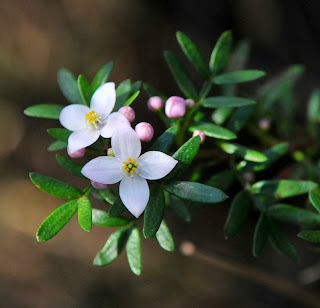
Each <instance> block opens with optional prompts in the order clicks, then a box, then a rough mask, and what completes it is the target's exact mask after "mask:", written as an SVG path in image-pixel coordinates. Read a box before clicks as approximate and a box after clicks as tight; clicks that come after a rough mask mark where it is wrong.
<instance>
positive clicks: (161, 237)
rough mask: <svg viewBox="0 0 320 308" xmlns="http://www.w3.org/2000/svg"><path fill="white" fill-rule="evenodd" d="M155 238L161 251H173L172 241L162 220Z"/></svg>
mask: <svg viewBox="0 0 320 308" xmlns="http://www.w3.org/2000/svg"><path fill="white" fill-rule="evenodd" d="M156 238H157V241H158V243H159V245H160V247H161V248H162V249H164V250H166V251H174V240H173V237H172V235H171V232H170V230H169V228H168V226H167V224H166V223H165V221H164V220H162V222H161V225H160V228H159V230H158V232H157V233H156Z"/></svg>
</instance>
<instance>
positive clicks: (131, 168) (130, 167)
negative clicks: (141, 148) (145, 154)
mask: <svg viewBox="0 0 320 308" xmlns="http://www.w3.org/2000/svg"><path fill="white" fill-rule="evenodd" d="M137 166H138V163H137V162H136V160H135V159H132V158H131V157H128V159H127V161H124V162H123V169H124V170H125V171H127V172H128V173H130V174H134V173H135V171H136V170H137Z"/></svg>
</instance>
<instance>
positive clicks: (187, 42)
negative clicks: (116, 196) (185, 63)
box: [177, 32, 210, 78]
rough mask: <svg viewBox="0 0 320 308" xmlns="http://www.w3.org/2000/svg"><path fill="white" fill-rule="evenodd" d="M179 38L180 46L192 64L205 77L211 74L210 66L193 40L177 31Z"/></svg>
mask: <svg viewBox="0 0 320 308" xmlns="http://www.w3.org/2000/svg"><path fill="white" fill-rule="evenodd" d="M177 40H178V42H179V44H180V47H181V49H182V51H183V52H184V54H185V55H186V57H187V58H188V59H189V61H190V62H191V64H193V65H194V67H195V68H196V69H197V70H198V72H199V73H200V74H201V75H202V76H203V77H204V78H208V77H209V76H210V71H209V67H208V65H207V63H206V61H205V60H204V58H203V56H202V54H201V53H200V51H199V50H198V48H197V46H196V45H195V44H194V43H193V42H192V41H191V39H190V38H189V37H188V36H187V35H185V34H184V33H183V32H177Z"/></svg>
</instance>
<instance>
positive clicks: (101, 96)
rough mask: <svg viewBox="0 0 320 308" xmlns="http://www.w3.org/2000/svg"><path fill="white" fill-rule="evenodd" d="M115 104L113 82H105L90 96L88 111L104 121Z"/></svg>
mask: <svg viewBox="0 0 320 308" xmlns="http://www.w3.org/2000/svg"><path fill="white" fill-rule="evenodd" d="M115 102H116V90H115V85H114V83H113V82H107V83H105V84H103V85H102V86H101V87H99V88H98V89H97V90H96V91H95V92H94V93H93V95H92V98H91V103H90V109H92V110H94V111H95V112H97V113H98V114H99V116H100V117H102V119H105V118H106V117H107V116H108V115H109V114H110V113H111V111H112V109H113V107H114V104H115Z"/></svg>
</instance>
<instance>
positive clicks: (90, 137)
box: [68, 128, 100, 154]
mask: <svg viewBox="0 0 320 308" xmlns="http://www.w3.org/2000/svg"><path fill="white" fill-rule="evenodd" d="M99 135H100V133H99V131H98V130H96V129H88V128H86V129H82V130H78V131H76V132H73V133H72V134H71V135H70V136H69V139H68V148H69V151H70V153H71V154H72V153H74V152H76V151H78V150H80V149H82V148H86V147H87V146H89V145H91V144H93V143H94V142H96V141H97V140H98V138H99Z"/></svg>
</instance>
